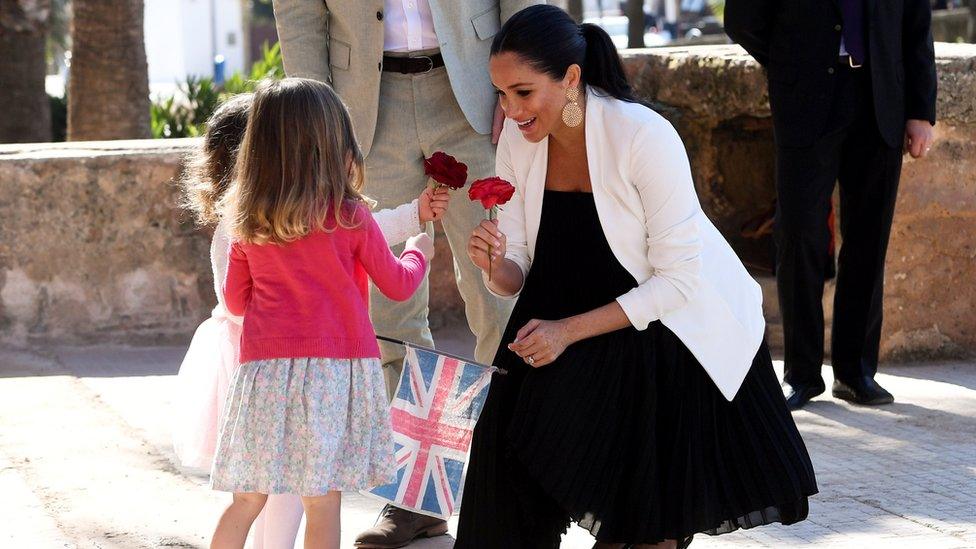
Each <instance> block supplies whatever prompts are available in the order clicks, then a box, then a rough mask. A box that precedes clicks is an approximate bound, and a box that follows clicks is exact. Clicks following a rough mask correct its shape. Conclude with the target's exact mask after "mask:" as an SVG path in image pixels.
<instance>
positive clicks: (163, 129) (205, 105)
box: [150, 42, 285, 139]
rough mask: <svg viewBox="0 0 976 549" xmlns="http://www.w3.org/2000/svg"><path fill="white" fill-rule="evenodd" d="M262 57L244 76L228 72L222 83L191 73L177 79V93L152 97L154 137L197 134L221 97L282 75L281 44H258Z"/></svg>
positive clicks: (241, 91)
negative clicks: (186, 76) (153, 99)
mask: <svg viewBox="0 0 976 549" xmlns="http://www.w3.org/2000/svg"><path fill="white" fill-rule="evenodd" d="M261 54H262V55H261V59H258V60H257V61H255V62H254V64H253V65H251V71H250V73H249V74H248V75H247V76H246V77H245V76H244V75H242V74H241V73H239V72H235V73H234V74H232V75H230V77H228V78H227V79H226V80H225V81H224V83H223V84H222V85H219V86H218V85H217V84H214V82H213V79H212V78H210V77H205V78H199V77H195V76H190V77H189V78H187V79H186V82H182V83H179V84H178V86H179V89H180V94H178V95H175V96H169V97H163V98H159V99H157V100H155V101H153V103H152V105H151V106H150V123H151V127H152V135H153V137H154V138H157V139H158V138H174V137H196V136H198V135H201V134H202V133H203V129H204V128H203V125H204V123H206V121H207V119H208V118H210V115H211V114H213V112H214V109H216V108H217V105H219V104H220V102H221V101H223V100H224V99H226V98H227V97H230V96H232V95H237V94H239V93H245V92H251V91H254V88H255V86H256V85H257V83H258V82H259V81H261V80H262V79H265V78H274V79H280V78H284V77H285V68H284V65H283V64H282V61H281V47H280V46H279V45H278V44H275V45H273V46H269V45H268V44H267V42H265V44H264V45H263V46H262V47H261Z"/></svg>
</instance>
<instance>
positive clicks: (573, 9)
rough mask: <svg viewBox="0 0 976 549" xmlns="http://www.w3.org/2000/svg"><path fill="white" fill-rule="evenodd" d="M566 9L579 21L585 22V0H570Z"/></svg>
mask: <svg viewBox="0 0 976 549" xmlns="http://www.w3.org/2000/svg"><path fill="white" fill-rule="evenodd" d="M566 11H567V12H569V15H570V16H571V17H572V18H573V19H575V20H576V22H577V23H582V22H583V0H569V1H568V2H566Z"/></svg>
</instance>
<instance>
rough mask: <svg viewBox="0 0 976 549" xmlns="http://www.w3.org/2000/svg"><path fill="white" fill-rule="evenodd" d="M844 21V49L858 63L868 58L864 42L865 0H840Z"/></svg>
mask: <svg viewBox="0 0 976 549" xmlns="http://www.w3.org/2000/svg"><path fill="white" fill-rule="evenodd" d="M840 14H841V17H842V19H843V21H844V49H846V50H847V53H848V54H849V55H850V56H851V57H853V58H854V62H855V63H857V64H858V65H860V64H862V63H864V61H865V60H866V59H867V56H866V55H865V53H866V51H865V44H864V0H840Z"/></svg>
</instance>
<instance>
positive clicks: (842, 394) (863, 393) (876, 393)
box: [830, 376, 895, 406]
mask: <svg viewBox="0 0 976 549" xmlns="http://www.w3.org/2000/svg"><path fill="white" fill-rule="evenodd" d="M830 392H831V393H832V394H833V395H834V397H835V398H839V399H841V400H846V401H848V402H853V403H854V404H863V405H865V406H877V405H879V404H891V403H892V402H894V401H895V397H893V396H891V393H889V392H888V391H885V390H884V387H882V386H880V385H878V382H877V381H875V380H874V378H872V377H867V376H865V377H860V378H856V379H853V380H848V381H841V380H839V379H835V380H834V386H833V388H832V389H831V390H830Z"/></svg>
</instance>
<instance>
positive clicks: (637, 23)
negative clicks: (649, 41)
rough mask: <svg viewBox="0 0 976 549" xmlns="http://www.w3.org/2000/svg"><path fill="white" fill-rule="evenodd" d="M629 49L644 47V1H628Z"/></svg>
mask: <svg viewBox="0 0 976 549" xmlns="http://www.w3.org/2000/svg"><path fill="white" fill-rule="evenodd" d="M627 19H628V24H627V47H628V48H643V47H644V0H627Z"/></svg>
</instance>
